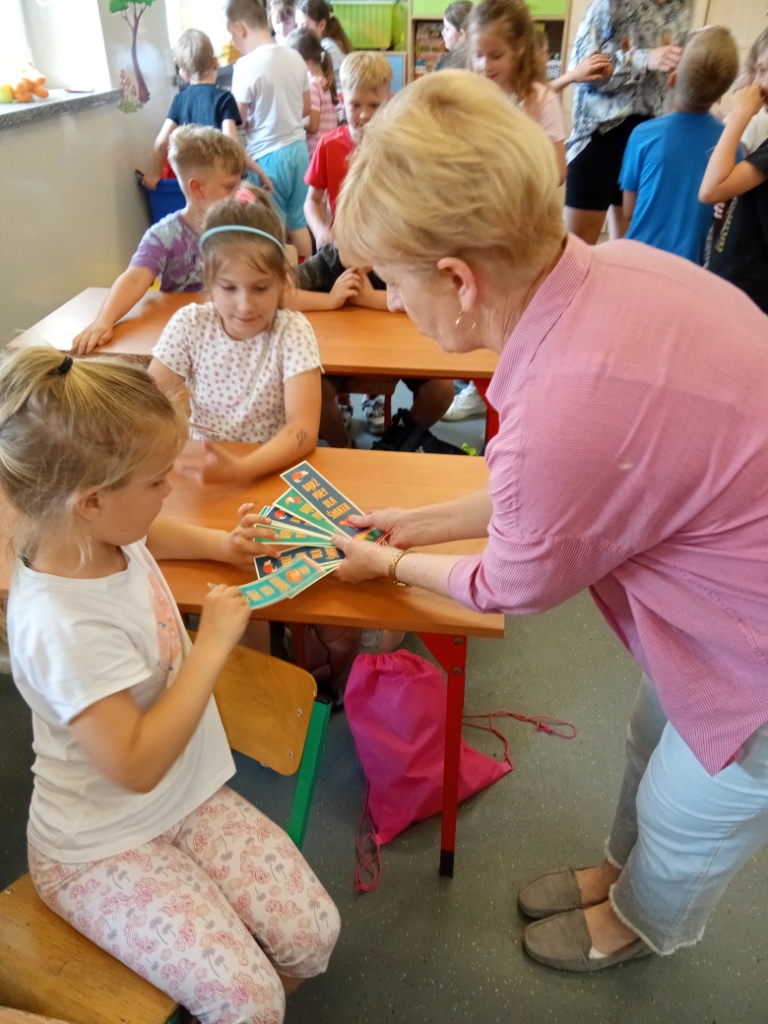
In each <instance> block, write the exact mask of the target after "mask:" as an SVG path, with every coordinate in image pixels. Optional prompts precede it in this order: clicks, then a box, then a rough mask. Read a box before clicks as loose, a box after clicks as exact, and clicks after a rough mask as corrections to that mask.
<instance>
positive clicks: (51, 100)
mask: <svg viewBox="0 0 768 1024" xmlns="http://www.w3.org/2000/svg"><path fill="white" fill-rule="evenodd" d="M119 98H120V90H119V89H106V90H101V91H99V92H88V93H71V92H67V91H66V89H51V94H50V96H48V97H47V98H46V99H44V100H42V99H38V98H37V97H35V98H34V99H33V100H31V101H30V102H29V103H0V131H2V129H3V128H15V127H16V126H17V125H21V124H33V123H34V124H36V123H37V122H38V121H48V120H50V118H52V117H63V116H64V115H65V114H76V113H78V111H80V110H91V109H92V108H93V107H103V106H106V105H107V104H108V103H115V104H116V103H117V101H118V100H119Z"/></svg>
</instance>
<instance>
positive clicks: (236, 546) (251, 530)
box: [221, 503, 280, 572]
mask: <svg viewBox="0 0 768 1024" xmlns="http://www.w3.org/2000/svg"><path fill="white" fill-rule="evenodd" d="M254 507H255V506H254V505H252V504H250V503H249V504H247V505H241V506H240V508H239V509H238V510H237V516H238V519H239V522H238V524H237V526H236V527H235V528H234V530H232V531H230V533H228V534H226V535H225V537H224V540H223V542H222V556H221V560H222V562H229V563H230V564H231V565H236V566H237V568H238V569H244V570H245V571H246V572H249V571H250V572H252V571H253V560H254V558H258V557H260V556H261V555H266V556H267V557H269V558H279V557H280V549H279V548H277V547H272V546H271V545H270V544H261V543H257V542H256V541H254V537H263V538H265V539H266V540H271V539H272V538H273V537H274V536H275V528H274V524H273V523H272V522H271V521H270V520H269V519H267V518H266V516H260V515H257V514H256V513H254V511H253V509H254Z"/></svg>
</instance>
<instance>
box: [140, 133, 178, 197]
mask: <svg viewBox="0 0 768 1024" xmlns="http://www.w3.org/2000/svg"><path fill="white" fill-rule="evenodd" d="M178 127H179V126H178V125H177V124H176V122H175V121H172V120H171V119H170V118H169V117H168V118H166V119H165V122H164V124H163V127H162V128H161V129H160V131H159V132H158V135H157V138H156V139H155V144H154V146H153V147H152V170H151V171H150V172H149V174H145V175H144V177H143V178H142V179H141V183H142V185H143V186H144V188H151V189H155V188H157V183H158V181H160V178H161V177H162V175H163V165H164V164H165V158H166V156H167V155H168V140H169V139H170V137H171V135H173V133H174V132H175V131H176V129H177V128H178Z"/></svg>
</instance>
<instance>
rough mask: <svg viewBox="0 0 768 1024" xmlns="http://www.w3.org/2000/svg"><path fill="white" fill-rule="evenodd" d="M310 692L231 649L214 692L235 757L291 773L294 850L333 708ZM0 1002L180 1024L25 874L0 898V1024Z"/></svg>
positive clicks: (307, 680)
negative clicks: (70, 922)
mask: <svg viewBox="0 0 768 1024" xmlns="http://www.w3.org/2000/svg"><path fill="white" fill-rule="evenodd" d="M316 695H317V687H316V685H315V681H314V679H313V678H312V676H311V675H310V674H309V673H308V672H305V671H304V670H303V669H300V668H297V667H296V666H295V665H291V664H289V663H288V662H284V661H278V660H277V659H276V658H270V657H268V656H267V655H265V654H260V653H259V652H257V651H251V650H249V649H247V648H244V647H237V648H235V650H234V651H233V652H232V655H231V656H230V659H229V661H228V662H227V666H226V668H225V670H224V672H223V673H222V675H221V678H220V679H219V682H218V684H217V687H216V691H215V693H214V696H215V698H216V703H217V705H218V707H219V712H220V714H221V718H222V721H223V722H224V728H225V729H226V732H227V737H228V739H229V743H230V746H231V747H232V749H233V750H238V751H240V752H241V753H243V754H245V755H246V756H248V757H251V758H253V759H254V760H256V761H259V762H260V763H262V764H264V765H266V766H267V767H269V768H272V769H274V770H275V771H277V772H279V773H280V774H282V775H291V774H293V773H295V772H297V771H298V779H297V785H296V794H295V797H294V802H293V809H292V811H291V816H290V822H289V825H288V832H289V834H290V836H291V838H292V839H293V840H294V842H295V843H296V844H297V845H299V846H300V845H301V843H302V841H303V839H304V832H305V830H306V825H307V819H308V817H309V810H310V806H311V800H312V793H313V790H314V784H315V779H316V776H317V767H318V760H319V756H320V752H321V750H322V744H323V740H324V738H325V731H326V729H327V727H328V719H329V716H330V704H325V703H322V702H320V701H316V700H315V697H316ZM4 1005H7V1006H8V1007H12V1008H13V1009H14V1010H19V1011H26V1012H27V1013H33V1014H44V1015H46V1016H48V1017H54V1018H57V1019H62V1018H63V1019H64V1020H65V1021H67V1022H71V1024H165V1022H166V1021H173V1022H174V1024H180V1022H181V1021H182V1020H183V1019H184V1018H185V1017H187V1014H186V1011H184V1010H183V1009H181V1008H179V1007H177V1006H176V1003H175V1001H174V1000H173V999H171V998H170V996H167V995H165V993H163V992H161V991H160V990H159V989H156V988H155V987H154V986H153V985H150V984H149V982H147V981H144V979H143V978H140V977H139V976H138V975H137V974H134V972H133V971H132V970H130V968H128V967H126V966H125V965H124V964H122V963H121V962H120V961H119V960H116V959H115V958H114V957H112V956H110V955H109V953H105V952H104V951H103V950H102V949H100V948H99V947H98V946H95V945H94V944H93V943H92V942H90V940H88V939H86V938H85V937H84V936H82V935H81V934H80V933H79V932H77V931H75V929H74V928H71V927H70V926H69V925H68V924H67V923H66V922H65V921H64V920H63V919H62V918H60V917H59V916H58V915H57V914H54V913H53V912H52V911H51V910H49V909H48V907H46V906H45V904H44V903H43V902H42V901H41V900H40V898H39V896H38V895H37V893H36V892H35V889H34V886H33V885H32V880H31V879H30V877H29V875H24V877H23V878H20V879H19V880H18V881H17V882H15V883H14V884H13V885H11V886H9V887H8V888H7V889H6V890H5V891H4V892H1V893H0V1024H4V1019H3V1017H2V1013H3V1012H4V1011H3V1009H2V1007H3V1006H4ZM23 1019H24V1018H23V1017H22V1018H21V1020H23ZM8 1020H9V1024H10V1022H11V1021H13V1020H14V1019H13V1018H8ZM14 1024H15V1021H14Z"/></svg>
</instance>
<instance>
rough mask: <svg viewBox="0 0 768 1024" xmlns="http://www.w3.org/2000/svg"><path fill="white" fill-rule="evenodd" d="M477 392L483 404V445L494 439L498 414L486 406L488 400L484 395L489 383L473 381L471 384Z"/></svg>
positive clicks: (486, 381)
mask: <svg viewBox="0 0 768 1024" xmlns="http://www.w3.org/2000/svg"><path fill="white" fill-rule="evenodd" d="M472 383H473V384H474V385H475V387H476V388H477V390H478V391H479V392H480V395H481V396H482V399H483V401H484V402H485V443H486V444H488V442H489V441H490V440H491V438H492V437H495V436H496V435H497V434H498V432H499V414H498V413H497V412H496V410H495V409H494V408H493V406H491V405H489V404H488V400H487V399H486V397H485V393H486V391H487V390H488V385H489V384H490V383H491V382H490V381H489V380H475V381H473V382H472Z"/></svg>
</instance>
